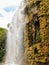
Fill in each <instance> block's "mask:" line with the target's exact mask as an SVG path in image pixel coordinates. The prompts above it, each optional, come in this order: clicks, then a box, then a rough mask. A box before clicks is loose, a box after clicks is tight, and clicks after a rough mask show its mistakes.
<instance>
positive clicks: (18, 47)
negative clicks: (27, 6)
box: [4, 0, 25, 65]
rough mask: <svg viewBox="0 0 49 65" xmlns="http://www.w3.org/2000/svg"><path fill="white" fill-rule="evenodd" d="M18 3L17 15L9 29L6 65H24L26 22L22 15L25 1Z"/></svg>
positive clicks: (20, 0)
mask: <svg viewBox="0 0 49 65" xmlns="http://www.w3.org/2000/svg"><path fill="white" fill-rule="evenodd" d="M18 1H19V3H18V4H17V10H16V13H15V15H14V17H13V19H12V22H11V24H10V26H9V29H8V34H7V43H6V47H7V53H6V60H5V64H4V65H22V55H23V30H24V22H25V20H24V15H23V14H22V6H23V3H24V1H23V0H18ZM18 1H17V2H18Z"/></svg>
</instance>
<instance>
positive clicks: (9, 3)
mask: <svg viewBox="0 0 49 65" xmlns="http://www.w3.org/2000/svg"><path fill="white" fill-rule="evenodd" d="M20 1H21V0H0V27H5V28H6V27H7V24H8V23H9V22H11V20H12V17H13V15H14V13H15V12H16V6H17V5H19V3H20ZM7 7H9V8H10V7H13V8H14V7H15V10H12V8H10V9H11V11H8V12H7V11H6V10H5V9H4V8H6V9H8V8H7Z"/></svg>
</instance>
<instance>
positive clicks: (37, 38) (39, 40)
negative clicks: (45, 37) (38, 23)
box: [36, 32, 42, 42]
mask: <svg viewBox="0 0 49 65" xmlns="http://www.w3.org/2000/svg"><path fill="white" fill-rule="evenodd" d="M41 39H42V37H41V36H40V32H37V33H36V42H41Z"/></svg>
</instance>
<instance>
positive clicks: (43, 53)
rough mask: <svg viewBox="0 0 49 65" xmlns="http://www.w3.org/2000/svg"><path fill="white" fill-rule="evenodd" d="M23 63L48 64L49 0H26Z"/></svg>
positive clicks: (30, 64)
mask: <svg viewBox="0 0 49 65" xmlns="http://www.w3.org/2000/svg"><path fill="white" fill-rule="evenodd" d="M26 4H27V5H26V7H25V14H26V26H25V31H24V47H25V52H24V56H25V63H26V64H25V65H49V0H26Z"/></svg>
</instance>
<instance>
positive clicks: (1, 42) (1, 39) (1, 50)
mask: <svg viewBox="0 0 49 65" xmlns="http://www.w3.org/2000/svg"><path fill="white" fill-rule="evenodd" d="M6 34H7V30H6V29H5V28H0V62H1V61H2V59H3V57H4V56H5V52H6V47H5V43H6Z"/></svg>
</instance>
